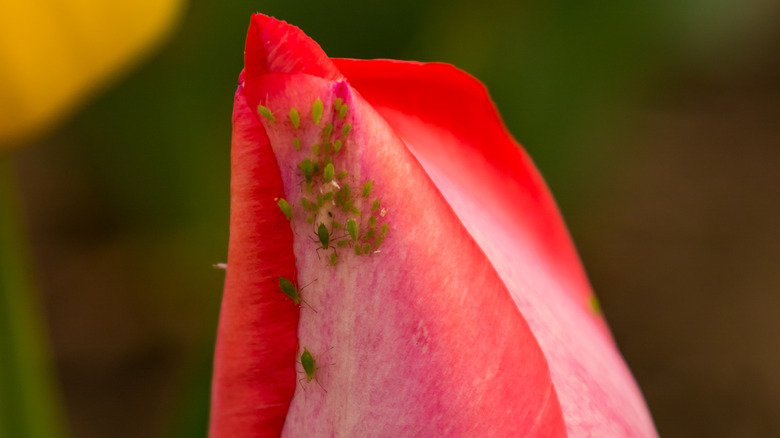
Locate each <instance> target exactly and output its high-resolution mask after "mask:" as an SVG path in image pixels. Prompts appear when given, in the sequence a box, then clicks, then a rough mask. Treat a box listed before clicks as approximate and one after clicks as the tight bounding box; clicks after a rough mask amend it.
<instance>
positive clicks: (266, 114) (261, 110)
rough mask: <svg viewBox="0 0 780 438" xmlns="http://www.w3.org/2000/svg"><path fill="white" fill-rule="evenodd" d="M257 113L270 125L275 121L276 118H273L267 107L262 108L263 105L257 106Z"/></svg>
mask: <svg viewBox="0 0 780 438" xmlns="http://www.w3.org/2000/svg"><path fill="white" fill-rule="evenodd" d="M257 112H258V113H260V115H261V116H263V117H265V118H266V119H267V120H268V121H269V122H271V123H273V122H275V121H276V118H275V117H274V113H272V112H271V110H270V109H268V107H264V106H263V105H257Z"/></svg>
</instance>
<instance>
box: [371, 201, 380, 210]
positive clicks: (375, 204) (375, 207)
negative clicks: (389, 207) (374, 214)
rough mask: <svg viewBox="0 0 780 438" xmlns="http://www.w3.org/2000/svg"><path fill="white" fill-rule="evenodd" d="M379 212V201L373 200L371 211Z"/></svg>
mask: <svg viewBox="0 0 780 438" xmlns="http://www.w3.org/2000/svg"><path fill="white" fill-rule="evenodd" d="M377 210H379V199H374V203H373V204H371V211H377Z"/></svg>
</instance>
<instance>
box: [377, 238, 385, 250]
mask: <svg viewBox="0 0 780 438" xmlns="http://www.w3.org/2000/svg"><path fill="white" fill-rule="evenodd" d="M383 240H385V238H384V237H383V236H378V237H377V238H376V240H374V249H376V248H379V245H380V244H381V243H382V241H383Z"/></svg>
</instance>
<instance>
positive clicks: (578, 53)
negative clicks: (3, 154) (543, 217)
mask: <svg viewBox="0 0 780 438" xmlns="http://www.w3.org/2000/svg"><path fill="white" fill-rule="evenodd" d="M257 11H260V12H263V13H266V14H269V15H274V16H276V17H278V18H281V19H284V20H286V21H288V22H290V23H292V24H295V25H296V26H298V27H300V28H302V29H303V30H304V31H305V32H306V33H307V34H308V35H309V36H311V37H312V38H314V39H315V40H316V41H317V42H319V43H320V45H321V46H322V47H323V49H324V50H325V51H326V52H327V53H328V54H329V55H330V56H333V57H352V58H395V59H414V60H420V61H444V62H450V63H453V64H455V65H457V66H458V67H460V68H462V69H464V70H466V71H468V72H470V73H471V74H473V75H475V76H477V77H478V78H479V79H480V80H482V81H483V82H484V83H485V84H486V85H487V87H488V89H489V90H490V93H491V95H492V97H493V99H494V100H495V102H496V104H497V106H498V107H499V110H500V111H501V113H502V115H503V117H504V118H505V121H506V123H507V125H508V126H509V129H510V130H511V131H512V133H513V134H514V135H515V136H516V137H517V138H518V140H519V141H520V142H521V143H522V144H523V145H524V146H525V148H526V149H527V150H528V151H529V153H530V154H531V156H532V157H533V158H534V159H535V161H536V163H537V165H538V167H539V168H540V169H541V171H542V173H543V174H544V175H545V177H546V179H547V181H548V183H549V185H550V186H551V188H552V191H553V193H554V194H555V196H556V199H557V200H558V202H559V205H560V208H561V209H562V211H563V214H564V216H565V218H566V220H567V222H568V224H569V227H570V230H571V232H572V234H573V237H574V240H575V241H576V243H577V246H578V248H579V250H580V253H581V255H582V258H583V260H584V263H585V266H586V268H587V270H588V273H589V275H590V278H591V280H592V282H593V285H594V288H595V290H596V292H597V294H598V295H599V297H600V299H601V301H602V306H603V308H604V311H605V313H606V316H607V319H608V321H609V322H610V325H611V327H612V330H613V333H614V335H615V338H616V340H617V342H618V344H619V346H620V348H621V351H622V352H623V354H624V356H625V357H626V360H627V362H628V364H629V366H630V367H631V369H632V370H633V372H634V374H635V376H636V378H637V380H638V382H639V384H640V386H641V387H642V390H643V392H644V394H645V397H646V400H647V402H648V404H649V407H650V410H651V412H652V414H653V416H654V419H655V421H656V425H657V428H658V431H659V433H660V434H661V436H664V437H668V438H672V437H698V436H702V437H705V436H706V437H771V436H780V372H778V369H780V348H778V342H779V341H780V318H777V316H776V314H777V313H778V311H780V266H778V265H779V264H780V263H778V262H780V233H778V223H780V218H779V217H778V216H780V215H779V214H778V213H780V56H778V54H779V53H780V26H778V25H777V23H780V3H778V2H776V1H771V0H746V1H742V2H737V1H728V0H708V1H704V0H678V1H671V0H662V1H657V2H638V1H630V2H612V3H611V4H600V5H596V4H591V3H590V2H582V1H575V0H558V1H549V0H548V1H542V0H534V1H530V0H529V1H508V0H507V1H496V2H474V1H466V0H455V1H453V0H450V1H446V2H445V1H427V2H421V1H419V0H416V1H411V0H399V1H395V2H360V1H353V0H344V1H340V2H322V1H308V0H299V1H295V2H290V1H251V2H250V1H231V2H217V1H207V0H196V1H192V2H190V3H189V4H187V5H186V6H185V9H184V11H183V12H182V13H183V16H182V17H181V18H180V19H179V21H178V22H177V24H175V25H174V26H175V27H174V28H173V30H172V33H171V34H170V35H169V37H168V39H167V40H165V41H164V44H161V45H160V46H158V48H157V49H156V50H155V51H154V52H153V53H151V54H149V55H147V56H146V58H145V62H144V63H143V64H141V65H140V66H137V67H136V68H134V69H131V70H126V71H124V72H122V73H121V74H120V76H118V77H116V78H115V79H114V81H113V83H112V86H110V87H105V88H103V89H101V91H100V92H99V93H97V95H96V97H95V98H93V99H91V100H89V101H88V102H87V103H84V104H81V105H80V106H79V107H78V109H79V111H77V112H75V113H73V114H72V115H71V116H69V117H67V118H66V120H64V121H63V122H61V123H59V124H58V125H57V126H56V127H55V128H54V129H51V130H47V131H46V132H44V133H40V134H39V135H38V136H36V137H35V138H34V139H33V140H28V141H27V144H25V145H24V146H26V147H24V148H17V149H16V150H14V152H13V153H12V154H11V155H10V158H7V159H2V160H3V163H2V164H3V166H4V167H3V168H2V171H3V172H2V173H3V175H0V176H3V178H4V181H5V182H4V183H3V184H4V185H5V186H6V187H9V189H8V190H7V191H6V192H5V194H4V195H3V196H4V198H5V199H4V201H3V202H5V204H4V205H2V206H0V209H5V210H4V211H3V215H0V216H2V217H0V219H3V217H5V218H6V219H4V220H5V221H6V222H2V221H0V224H5V225H3V226H2V227H0V228H3V227H5V228H6V229H14V230H16V231H13V232H10V233H3V232H2V231H0V238H2V239H3V240H2V241H0V247H2V248H5V249H6V251H7V254H11V253H14V254H17V255H18V254H22V255H25V256H26V258H27V260H28V262H29V266H24V264H23V263H22V262H23V259H22V260H21V261H20V260H19V259H18V257H17V256H8V257H6V258H3V257H0V263H2V264H3V266H2V267H0V268H2V269H0V275H5V276H6V278H5V280H4V281H3V282H0V287H6V288H10V287H21V286H18V284H17V283H14V282H11V281H10V280H9V279H10V278H11V277H10V275H11V274H9V273H12V272H13V273H14V274H13V275H16V276H17V277H18V278H17V282H18V283H29V285H26V286H24V287H23V289H25V290H29V292H26V293H29V294H32V295H30V297H31V299H32V302H31V303H30V306H31V309H33V310H31V312H33V311H34V310H35V308H36V306H37V311H38V312H39V313H40V317H41V318H42V319H41V321H40V322H41V323H42V324H43V325H42V326H43V327H44V329H45V330H46V333H47V334H48V338H46V337H43V338H42V339H44V340H43V341H41V338H40V337H39V339H37V340H36V339H32V338H31V340H29V342H31V343H33V344H36V343H37V344H40V345H42V346H43V347H42V349H41V351H43V353H42V354H43V355H44V356H43V359H41V358H38V359H36V358H35V357H33V358H32V359H30V360H31V361H32V362H31V363H44V364H45V363H46V360H45V356H46V355H49V356H50V357H51V360H52V361H53V362H52V363H53V368H52V369H53V376H54V380H55V381H56V387H57V391H59V393H60V394H59V396H56V395H55V398H54V399H52V398H51V395H45V394H46V393H47V392H46V391H45V390H44V391H42V392H41V394H44V395H43V396H41V399H40V400H39V402H40V403H42V404H43V405H47V404H53V405H58V404H60V403H61V406H63V415H64V417H65V420H63V422H64V424H65V425H66V426H65V429H66V430H67V435H70V436H73V437H87V438H89V437H106V436H111V437H156V436H161V437H202V436H205V433H206V427H207V421H208V418H207V414H208V397H209V383H210V382H209V379H210V367H211V354H212V348H213V341H214V334H215V330H216V324H217V316H218V311H219V302H220V295H221V287H222V281H223V272H222V271H219V270H215V269H212V268H211V265H212V264H213V263H217V262H224V261H225V259H226V253H227V239H228V215H229V211H228V207H229V170H230V169H229V153H230V150H229V148H230V135H231V126H230V124H231V110H232V103H233V93H234V91H235V89H236V85H237V77H238V73H239V72H240V70H241V68H242V65H243V47H244V39H245V36H246V30H247V26H248V23H249V16H250V14H251V13H252V12H257ZM118 19H119V18H118ZM51 80H52V81H56V80H57V75H56V72H52V77H51ZM42 86H46V84H42ZM0 149H2V148H0ZM4 190H5V189H4ZM14 205H15V206H14ZM9 223H10V224H11V225H8V224H9ZM20 272H21V273H22V274H19V273H20ZM14 284H16V286H14ZM2 306H6V309H5V310H3V309H2ZM9 306H12V304H9V302H8V301H6V302H4V303H0V317H3V318H5V320H0V322H3V321H5V322H7V321H8V320H10V319H12V318H13V312H9V309H11V307H9ZM33 319H34V318H33ZM31 324H32V326H34V325H35V324H34V321H33V323H31ZM30 332H32V333H33V334H34V333H35V329H34V328H33V329H31V330H30ZM34 337H35V336H33V338H34ZM47 345H48V347H47ZM47 348H48V349H49V350H47ZM32 350H35V349H34V348H33V349H32ZM3 351H5V353H4V354H11V353H8V351H10V348H9V347H8V346H6V347H5V350H0V353H2V352H3ZM36 351H37V350H36ZM17 355H18V356H19V357H22V358H24V357H25V353H24V352H22V353H18V352H17ZM8 357H10V356H6V357H4V358H2V360H3V361H6V358H8ZM4 369H6V370H7V367H6V368H4ZM21 369H25V366H24V364H22V366H21ZM0 371H2V370H0ZM0 374H2V373H0ZM41 375H44V376H45V375H46V373H45V371H44V372H41ZM0 377H2V376H1V375H0ZM6 380H7V379H6ZM2 382H3V380H2V379H0V390H3V391H5V390H7V388H3V387H2V385H1V384H2ZM22 392H24V391H22ZM33 392H35V391H33ZM11 393H12V392H8V394H11ZM56 397H59V399H57V398H56ZM10 404H11V405H13V404H14V403H13V400H12V401H11V403H10ZM0 408H2V404H0ZM6 408H8V406H6ZM9 409H10V408H9ZM9 409H5V412H4V413H3V412H0V420H2V418H3V415H4V414H5V415H13V409H11V410H9ZM2 410H3V409H0V411H2ZM53 411H54V412H55V413H54V414H53V416H54V417H56V416H57V414H56V411H57V409H56V408H54V409H53ZM9 412H11V414H9ZM54 421H55V422H56V420H54ZM0 424H2V421H0ZM39 436H43V435H39Z"/></svg>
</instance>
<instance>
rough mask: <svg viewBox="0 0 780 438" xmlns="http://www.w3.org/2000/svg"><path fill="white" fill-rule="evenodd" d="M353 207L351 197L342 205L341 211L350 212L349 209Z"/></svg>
mask: <svg viewBox="0 0 780 438" xmlns="http://www.w3.org/2000/svg"><path fill="white" fill-rule="evenodd" d="M351 208H352V200H351V199H347V202H345V203H344V206H343V207H341V211H343V212H345V213H346V212H348V211H349V209H351Z"/></svg>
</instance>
